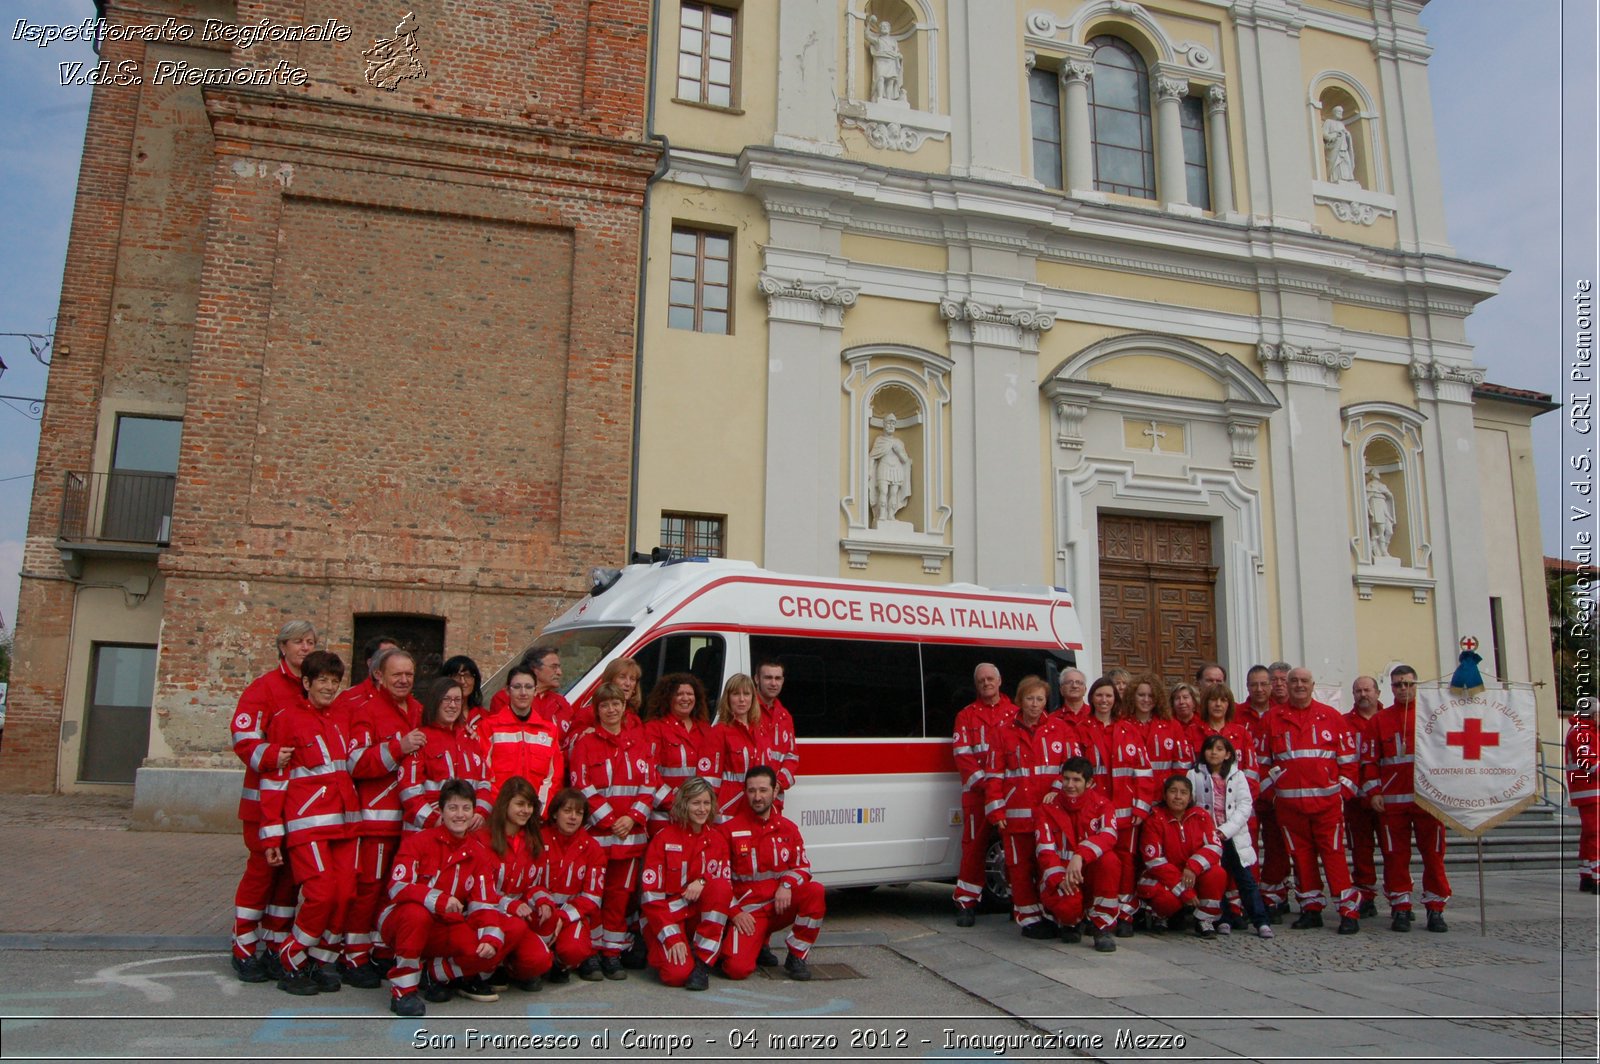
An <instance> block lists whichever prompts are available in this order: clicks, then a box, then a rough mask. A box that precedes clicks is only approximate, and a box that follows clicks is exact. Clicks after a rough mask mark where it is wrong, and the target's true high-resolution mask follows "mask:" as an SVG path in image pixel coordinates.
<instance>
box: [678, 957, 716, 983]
mask: <svg viewBox="0 0 1600 1064" xmlns="http://www.w3.org/2000/svg"><path fill="white" fill-rule="evenodd" d="M710 987H711V969H710V968H708V967H706V962H705V961H702V960H696V961H695V962H694V971H692V972H690V973H689V978H688V979H686V980H684V983H683V988H684V989H685V990H708V989H710Z"/></svg>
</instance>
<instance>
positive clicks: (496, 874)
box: [473, 827, 539, 916]
mask: <svg viewBox="0 0 1600 1064" xmlns="http://www.w3.org/2000/svg"><path fill="white" fill-rule="evenodd" d="M473 837H474V838H476V839H477V840H478V845H480V846H482V847H483V853H484V859H485V860H486V861H487V862H488V863H489V868H490V869H491V870H492V872H493V878H492V879H491V880H490V882H491V884H492V885H493V887H494V891H493V893H494V894H495V896H496V898H497V901H496V902H495V907H496V908H498V909H499V910H500V911H501V912H502V913H505V914H506V915H508V916H509V915H510V914H511V910H512V909H514V908H516V906H517V903H518V902H527V903H528V905H529V906H531V907H533V908H538V904H539V903H538V899H537V898H536V896H535V893H534V871H535V867H536V865H537V863H538V862H537V859H536V858H535V857H534V856H533V854H532V852H531V851H530V850H529V849H528V840H526V839H524V838H523V837H522V832H520V831H519V832H517V833H515V834H513V835H507V836H506V852H505V855H504V856H501V855H500V854H497V853H495V852H494V847H493V846H491V845H490V843H489V829H488V828H487V827H485V828H483V829H482V830H480V831H479V832H478V833H477V834H476V835H475V836H473Z"/></svg>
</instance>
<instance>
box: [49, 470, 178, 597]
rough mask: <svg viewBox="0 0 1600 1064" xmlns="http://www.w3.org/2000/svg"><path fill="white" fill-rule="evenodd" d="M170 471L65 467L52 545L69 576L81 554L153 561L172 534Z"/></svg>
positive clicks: (75, 573)
mask: <svg viewBox="0 0 1600 1064" xmlns="http://www.w3.org/2000/svg"><path fill="white" fill-rule="evenodd" d="M176 481H177V477H175V476H173V475H172V474H171V473H140V472H129V471H121V470H119V471H115V472H111V473H80V472H68V473H67V476H66V486H65V490H64V491H63V492H62V495H61V526H60V529H59V531H58V532H57V533H56V549H57V550H59V551H60V552H61V561H62V564H63V565H64V566H65V567H66V570H67V574H68V575H69V576H71V577H73V578H74V579H77V578H79V577H81V576H82V575H83V563H84V560H85V559H87V558H91V557H95V558H126V559H131V560H144V559H147V560H150V561H154V560H155V558H156V556H157V555H159V554H160V553H161V551H162V549H163V548H165V547H166V545H167V542H168V540H169V539H170V538H171V535H172V493H173V487H174V484H175V483H176Z"/></svg>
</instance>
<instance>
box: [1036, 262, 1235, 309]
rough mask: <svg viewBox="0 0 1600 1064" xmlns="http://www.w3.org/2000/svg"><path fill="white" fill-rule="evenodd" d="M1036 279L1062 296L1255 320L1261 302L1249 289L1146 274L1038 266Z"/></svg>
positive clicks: (1060, 265) (1055, 264) (1053, 264)
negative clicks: (1197, 310)
mask: <svg viewBox="0 0 1600 1064" xmlns="http://www.w3.org/2000/svg"><path fill="white" fill-rule="evenodd" d="M1038 279H1039V282H1040V283H1041V284H1046V285H1049V286H1050V287H1051V288H1055V289H1058V290H1060V291H1063V292H1095V293H1100V294H1104V295H1108V296H1117V297H1120V298H1123V299H1129V300H1137V301H1139V302H1141V303H1159V304H1162V305H1164V306H1181V307H1205V308H1207V309H1211V310H1218V311H1222V312H1223V313H1230V314H1245V315H1250V316H1254V315H1257V314H1259V313H1261V300H1260V298H1259V297H1258V296H1257V294H1256V293H1255V291H1253V290H1251V289H1246V288H1229V287H1226V286H1224V285H1214V284H1198V283H1196V282H1193V281H1183V280H1178V279H1176V278H1166V277H1156V276H1152V275H1151V274H1148V273H1136V272H1133V271H1124V270H1107V269H1100V268H1098V267H1093V266H1075V265H1069V264H1067V263H1063V262H1040V263H1039V267H1038Z"/></svg>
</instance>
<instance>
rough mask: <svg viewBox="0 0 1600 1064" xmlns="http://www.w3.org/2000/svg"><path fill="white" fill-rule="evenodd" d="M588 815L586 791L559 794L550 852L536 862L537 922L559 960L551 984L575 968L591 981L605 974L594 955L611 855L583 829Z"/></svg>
mask: <svg viewBox="0 0 1600 1064" xmlns="http://www.w3.org/2000/svg"><path fill="white" fill-rule="evenodd" d="M588 815H589V803H588V802H586V801H585V800H584V797H583V792H582V791H580V790H578V789H576V788H574V787H568V788H566V789H565V790H561V791H558V792H556V796H555V797H554V798H552V799H550V813H549V817H548V820H547V822H546V824H545V829H544V853H543V854H542V855H541V856H540V858H539V860H538V862H537V864H536V865H535V866H534V879H533V886H534V893H533V901H534V904H535V908H534V916H535V917H536V918H537V921H538V922H537V923H536V924H535V926H536V927H537V928H538V930H539V934H541V935H543V936H544V940H545V942H547V943H548V944H549V946H550V951H551V952H552V953H554V954H555V958H556V963H555V964H554V965H553V966H552V967H551V969H550V976H549V979H548V980H547V981H548V982H551V983H564V982H566V981H567V970H568V969H569V968H576V969H577V971H578V978H579V979H584V980H587V981H589V982H591V983H592V982H596V981H598V980H600V979H604V978H605V976H604V975H602V974H600V959H599V958H598V957H596V956H595V955H594V929H595V927H597V926H598V924H599V918H600V892H601V891H602V890H604V889H605V879H606V855H605V851H604V850H602V849H600V844H599V843H597V842H595V841H594V839H592V838H590V837H589V833H588V832H587V831H585V830H583V822H584V820H585V819H586V818H587V817H588Z"/></svg>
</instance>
